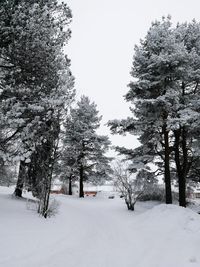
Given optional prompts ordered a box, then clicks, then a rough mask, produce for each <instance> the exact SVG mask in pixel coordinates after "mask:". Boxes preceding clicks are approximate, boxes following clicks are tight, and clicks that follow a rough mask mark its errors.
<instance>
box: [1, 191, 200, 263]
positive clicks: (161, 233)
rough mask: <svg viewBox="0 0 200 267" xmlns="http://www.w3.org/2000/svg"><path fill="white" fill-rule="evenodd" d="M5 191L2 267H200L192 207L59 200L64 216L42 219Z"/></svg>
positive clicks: (199, 236) (198, 228)
mask: <svg viewBox="0 0 200 267" xmlns="http://www.w3.org/2000/svg"><path fill="white" fill-rule="evenodd" d="M12 190H13V189H9V188H4V187H0V216H1V218H0V266H1V267H53V266H57V267H65V266H67V267H190V266H191V267H199V266H200V253H199V249H200V215H198V214H196V213H194V212H193V211H191V210H190V209H184V208H179V207H177V206H174V205H168V206H167V205H164V204H161V205H158V203H152V202H146V203H138V204H137V205H136V211H135V212H128V211H127V210H126V207H125V204H124V202H123V200H122V199H120V198H117V197H115V199H108V197H107V196H106V197H105V196H104V195H103V193H100V194H98V195H97V197H87V198H85V199H78V198H77V197H69V196H64V195H58V196H56V199H57V200H58V201H59V202H60V209H59V214H57V215H56V217H53V218H50V219H47V220H45V219H43V218H41V217H38V216H37V214H36V213H35V211H33V210H32V208H33V207H34V206H33V204H27V201H26V200H16V199H15V198H12V196H11V193H12Z"/></svg>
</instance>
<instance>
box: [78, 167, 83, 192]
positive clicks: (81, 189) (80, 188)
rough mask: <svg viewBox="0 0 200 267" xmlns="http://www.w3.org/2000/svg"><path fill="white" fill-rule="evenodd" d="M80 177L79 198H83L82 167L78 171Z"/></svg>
mask: <svg viewBox="0 0 200 267" xmlns="http://www.w3.org/2000/svg"><path fill="white" fill-rule="evenodd" d="M79 172H80V177H79V197H84V191H83V166H82V165H81V166H80V169H79Z"/></svg>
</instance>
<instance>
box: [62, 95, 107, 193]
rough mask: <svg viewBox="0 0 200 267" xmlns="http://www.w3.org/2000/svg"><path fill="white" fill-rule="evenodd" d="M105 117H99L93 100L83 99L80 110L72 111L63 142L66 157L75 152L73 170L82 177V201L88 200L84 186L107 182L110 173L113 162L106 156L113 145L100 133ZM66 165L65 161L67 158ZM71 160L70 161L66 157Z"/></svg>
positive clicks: (79, 102)
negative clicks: (93, 180) (87, 182)
mask: <svg viewBox="0 0 200 267" xmlns="http://www.w3.org/2000/svg"><path fill="white" fill-rule="evenodd" d="M100 121H101V116H98V111H97V107H96V104H94V103H91V102H90V100H89V98H88V97H86V96H82V97H81V99H80V101H78V103H77V106H76V107H74V108H72V109H71V112H70V116H69V117H68V118H67V120H66V123H65V136H64V139H63V145H64V155H67V154H68V155H69V156H70V155H71V152H70V150H72V151H73V161H74V164H73V168H74V172H75V176H76V173H77V171H78V176H79V197H84V191H83V182H84V181H85V180H87V179H88V178H89V177H92V178H94V177H96V178H98V179H102V178H105V176H106V173H107V172H108V171H110V167H109V162H110V158H108V157H106V155H105V153H106V152H107V151H108V149H109V145H110V141H109V140H108V137H107V136H101V135H98V134H97V132H96V130H97V129H98V128H99V126H100ZM62 158H63V161H65V158H64V157H62ZM66 160H68V157H66Z"/></svg>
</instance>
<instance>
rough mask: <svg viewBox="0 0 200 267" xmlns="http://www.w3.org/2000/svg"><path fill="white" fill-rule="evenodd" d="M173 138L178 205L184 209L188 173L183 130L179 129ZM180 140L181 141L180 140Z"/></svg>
mask: <svg viewBox="0 0 200 267" xmlns="http://www.w3.org/2000/svg"><path fill="white" fill-rule="evenodd" d="M174 136H175V163H176V171H177V176H178V186H179V205H180V206H182V207H186V176H187V173H188V170H189V169H188V155H187V154H188V151H187V144H186V132H185V129H184V128H182V129H179V130H176V131H175V132H174ZM181 138H182V140H181ZM180 146H181V147H182V157H183V159H182V162H181V158H180V156H181V148H180Z"/></svg>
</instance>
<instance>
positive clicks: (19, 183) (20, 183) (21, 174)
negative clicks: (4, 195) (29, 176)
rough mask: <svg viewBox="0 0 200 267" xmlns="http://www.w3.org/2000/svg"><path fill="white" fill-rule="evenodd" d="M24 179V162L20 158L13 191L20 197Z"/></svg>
mask: <svg viewBox="0 0 200 267" xmlns="http://www.w3.org/2000/svg"><path fill="white" fill-rule="evenodd" d="M25 179H26V163H25V161H22V160H21V161H20V166H19V174H18V179H17V185H16V188H15V192H14V194H15V196H16V197H22V190H23V187H24V182H25Z"/></svg>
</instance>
